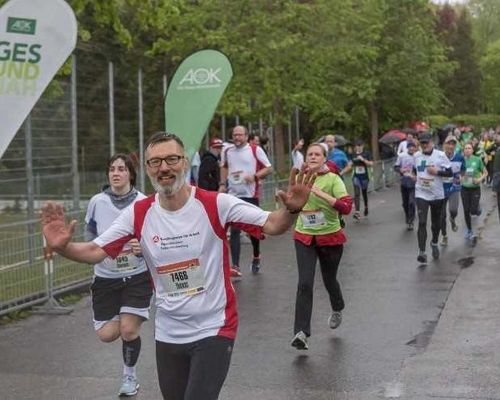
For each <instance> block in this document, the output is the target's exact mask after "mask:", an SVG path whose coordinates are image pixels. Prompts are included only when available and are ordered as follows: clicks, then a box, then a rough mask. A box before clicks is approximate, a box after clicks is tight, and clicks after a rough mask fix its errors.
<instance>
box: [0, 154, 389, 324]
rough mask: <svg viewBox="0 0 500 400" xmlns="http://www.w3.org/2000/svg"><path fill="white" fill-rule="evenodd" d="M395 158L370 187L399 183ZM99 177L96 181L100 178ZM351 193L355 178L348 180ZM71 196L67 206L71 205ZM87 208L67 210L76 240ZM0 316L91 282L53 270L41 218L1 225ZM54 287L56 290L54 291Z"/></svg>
mask: <svg viewBox="0 0 500 400" xmlns="http://www.w3.org/2000/svg"><path fill="white" fill-rule="evenodd" d="M393 164H394V160H387V161H379V162H376V163H375V164H374V167H373V172H372V176H373V179H372V181H371V185H370V189H371V190H380V189H382V188H385V187H387V186H390V185H392V184H393V183H395V182H396V180H397V176H396V174H395V173H393ZM97 180H98V179H97V177H96V181H97ZM345 183H346V186H347V188H348V191H349V192H350V193H352V180H351V179H349V178H346V179H345ZM287 184H288V180H287V179H282V180H265V181H264V182H263V184H262V193H261V206H262V207H263V208H265V209H267V210H273V209H275V207H276V204H277V203H276V200H275V195H276V190H277V189H286V186H287ZM71 205H72V203H71V201H70V200H69V199H68V200H67V201H66V204H65V206H67V209H70V208H71ZM84 216H85V210H80V211H76V212H71V213H68V217H69V218H72V219H77V220H78V221H79V224H78V225H77V232H76V234H75V240H82V238H83V228H84ZM0 248H1V249H2V252H1V253H0V316H1V315H4V314H7V313H9V312H12V311H15V310H19V309H23V308H27V307H31V306H33V305H36V304H40V303H44V302H46V301H48V300H50V298H49V296H50V294H51V293H53V294H55V295H58V294H62V293H64V292H67V291H70V290H74V289H77V288H82V287H85V286H87V285H89V283H90V281H91V278H92V274H93V269H92V267H91V266H89V265H86V264H78V263H74V262H72V261H69V260H67V259H65V258H63V257H61V256H58V255H54V258H53V270H52V269H51V268H49V265H48V261H47V260H46V259H45V258H44V246H43V237H42V234H41V231H40V223H39V221H38V220H28V221H22V222H13V223H8V224H3V225H0ZM52 289H53V290H52Z"/></svg>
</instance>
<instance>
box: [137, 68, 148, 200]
mask: <svg viewBox="0 0 500 400" xmlns="http://www.w3.org/2000/svg"><path fill="white" fill-rule="evenodd" d="M137 92H138V93H137V95H138V97H139V98H138V103H139V188H140V190H141V192H143V193H144V192H145V190H146V189H145V188H146V186H145V181H144V116H143V105H142V69H141V68H140V67H139V72H138V73H137Z"/></svg>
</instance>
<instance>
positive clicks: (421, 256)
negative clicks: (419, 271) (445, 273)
mask: <svg viewBox="0 0 500 400" xmlns="http://www.w3.org/2000/svg"><path fill="white" fill-rule="evenodd" d="M417 261H418V262H419V263H422V264H427V254H425V253H424V252H423V251H421V252H420V253H418V256H417Z"/></svg>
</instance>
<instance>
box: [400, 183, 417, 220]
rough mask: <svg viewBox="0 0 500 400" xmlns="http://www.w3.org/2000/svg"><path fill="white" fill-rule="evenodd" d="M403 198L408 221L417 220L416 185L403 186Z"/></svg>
mask: <svg viewBox="0 0 500 400" xmlns="http://www.w3.org/2000/svg"><path fill="white" fill-rule="evenodd" d="M401 200H402V201H403V210H404V211H405V216H406V223H407V224H412V223H413V221H414V220H415V187H411V188H408V187H405V186H401Z"/></svg>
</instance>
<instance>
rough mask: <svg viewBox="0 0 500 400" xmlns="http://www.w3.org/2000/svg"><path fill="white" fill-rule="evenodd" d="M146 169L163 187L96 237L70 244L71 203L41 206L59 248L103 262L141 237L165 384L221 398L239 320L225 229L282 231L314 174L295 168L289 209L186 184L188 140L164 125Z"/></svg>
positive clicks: (198, 398) (204, 399)
mask: <svg viewBox="0 0 500 400" xmlns="http://www.w3.org/2000/svg"><path fill="white" fill-rule="evenodd" d="M145 160H146V170H147V173H148V176H149V178H150V180H151V184H152V185H153V187H154V188H155V190H156V192H157V193H156V194H155V195H153V196H150V197H148V198H146V199H144V200H140V201H138V202H136V203H135V204H134V206H133V207H129V208H127V209H126V210H124V212H123V213H122V214H121V215H120V217H118V219H117V220H115V222H114V223H113V225H112V226H111V227H110V228H109V229H108V230H107V231H106V232H104V233H103V234H102V235H100V236H99V237H98V238H96V239H95V240H94V241H92V242H80V243H76V242H71V237H72V235H73V233H74V230H75V225H76V221H71V223H70V224H66V223H65V221H64V212H63V210H62V206H61V205H58V204H54V203H51V202H49V203H46V204H45V205H44V207H43V208H42V224H43V234H44V235H45V237H46V239H47V244H48V246H50V247H51V248H53V249H54V250H55V251H56V252H57V253H59V254H61V255H62V256H64V257H67V258H69V259H72V260H74V261H77V262H84V263H91V264H95V263H98V262H101V261H102V260H104V259H105V258H106V257H107V256H111V257H116V256H117V255H118V254H119V253H120V251H121V249H122V247H123V245H124V244H125V243H127V242H128V241H129V240H130V239H132V238H136V239H137V240H138V241H139V243H140V245H141V248H142V254H143V256H144V258H145V260H146V264H147V266H148V269H149V271H150V273H151V276H152V280H153V284H154V287H155V290H156V306H157V311H156V321H155V328H156V329H155V331H156V332H155V339H156V359H157V369H158V378H159V382H160V389H161V392H162V395H163V397H164V399H169V400H216V399H217V398H218V396H219V392H220V390H221V388H222V385H223V383H224V380H225V378H226V375H227V372H228V369H229V364H230V360H231V354H232V349H233V345H234V340H235V337H236V331H237V327H238V315H237V309H236V296H235V291H234V288H233V286H232V285H231V280H230V271H229V270H230V265H229V256H228V251H227V249H228V246H227V237H226V229H227V227H228V226H232V225H239V226H241V227H242V228H243V229H244V230H246V231H247V232H250V233H251V234H252V235H255V236H257V237H261V236H262V234H263V233H264V234H268V235H279V234H282V233H284V232H286V231H287V229H288V228H289V227H290V226H291V225H292V224H293V222H294V220H295V216H296V215H297V214H298V213H299V212H300V211H301V209H302V207H303V206H304V204H305V203H306V202H307V199H308V197H309V194H310V192H311V188H312V186H313V183H314V179H315V175H314V174H311V173H303V172H300V173H298V174H297V173H296V170H292V172H291V174H290V183H289V187H288V191H287V193H285V192H283V191H280V192H278V196H279V198H280V199H281V201H282V202H283V204H284V206H285V207H284V208H281V209H279V210H276V211H273V212H266V211H263V210H262V209H260V208H258V207H256V206H254V205H252V204H250V203H248V202H245V201H243V200H241V199H238V198H236V197H234V196H231V195H228V194H224V193H217V192H209V191H205V190H203V189H199V188H196V187H193V186H190V185H189V184H187V183H186V182H185V175H186V173H187V169H188V168H189V162H188V160H187V157H186V154H185V151H184V145H183V143H182V141H181V140H180V138H178V137H177V136H176V135H173V134H167V133H164V132H159V133H157V134H154V135H153V136H152V137H150V138H149V140H148V142H147V143H146V145H145Z"/></svg>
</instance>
